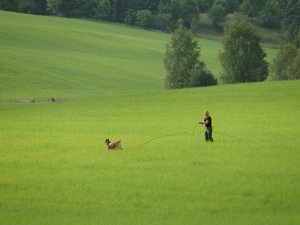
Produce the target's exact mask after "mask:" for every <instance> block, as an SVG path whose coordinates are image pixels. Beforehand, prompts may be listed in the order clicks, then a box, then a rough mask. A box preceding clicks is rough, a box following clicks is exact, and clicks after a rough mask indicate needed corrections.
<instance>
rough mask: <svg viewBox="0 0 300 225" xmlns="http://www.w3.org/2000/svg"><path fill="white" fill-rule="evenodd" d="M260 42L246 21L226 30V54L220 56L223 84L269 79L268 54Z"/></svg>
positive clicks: (232, 25) (236, 23) (234, 24)
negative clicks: (266, 58)
mask: <svg viewBox="0 0 300 225" xmlns="http://www.w3.org/2000/svg"><path fill="white" fill-rule="evenodd" d="M259 41H260V37H259V36H258V35H257V34H256V32H255V31H254V29H253V28H252V27H251V25H250V24H249V23H247V22H245V21H239V22H235V23H233V24H231V25H228V26H227V27H226V28H225V37H224V52H222V53H221V55H220V59H221V62H222V65H223V68H224V71H223V74H222V77H221V80H222V82H223V83H238V82H255V81H263V80H265V79H266V78H267V75H268V64H267V62H266V60H265V57H266V53H265V52H264V50H263V49H262V47H261V46H260V43H259Z"/></svg>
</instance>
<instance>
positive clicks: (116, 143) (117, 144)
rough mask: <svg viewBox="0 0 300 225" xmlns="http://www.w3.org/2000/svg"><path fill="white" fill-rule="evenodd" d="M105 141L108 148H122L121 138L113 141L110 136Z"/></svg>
mask: <svg viewBox="0 0 300 225" xmlns="http://www.w3.org/2000/svg"><path fill="white" fill-rule="evenodd" d="M104 143H105V144H106V145H107V150H118V149H121V150H122V145H121V139H120V140H118V141H113V142H111V141H110V140H109V138H107V139H105V142H104Z"/></svg>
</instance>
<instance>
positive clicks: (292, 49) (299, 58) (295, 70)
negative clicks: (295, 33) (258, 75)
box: [270, 42, 300, 80]
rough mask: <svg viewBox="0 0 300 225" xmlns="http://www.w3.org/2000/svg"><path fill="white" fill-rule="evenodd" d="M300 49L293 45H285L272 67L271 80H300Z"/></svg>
mask: <svg viewBox="0 0 300 225" xmlns="http://www.w3.org/2000/svg"><path fill="white" fill-rule="evenodd" d="M299 74H300V48H298V49H297V46H296V45H295V44H293V43H290V42H288V43H286V44H284V45H283V46H282V47H281V48H280V50H279V52H278V54H277V56H276V58H275V59H274V61H273V64H272V66H271V74H270V79H271V80H293V79H300V76H299Z"/></svg>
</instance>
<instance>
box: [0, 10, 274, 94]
mask: <svg viewBox="0 0 300 225" xmlns="http://www.w3.org/2000/svg"><path fill="white" fill-rule="evenodd" d="M0 30H1V37H0V38H1V39H0V40H1V42H0V57H1V60H0V70H1V74H0V79H1V82H0V88H1V92H0V99H1V98H2V99H3V98H19V97H23V98H24V97H28V98H29V97H49V96H54V97H68V98H72V97H77V98H78V97H83V96H90V97H91V96H95V95H98V96H99V95H103V94H117V93H133V92H138V93H140V92H149V91H157V90H162V89H164V79H165V70H164V66H163V57H164V53H165V46H166V43H168V42H169V41H170V37H171V36H170V34H164V33H159V32H150V31H146V30H142V29H137V28H131V27H128V26H124V25H117V24H110V23H103V22H101V23H100V22H92V21H87V20H78V19H65V18H57V17H45V16H33V15H24V14H17V13H9V12H3V11H0ZM199 45H200V47H201V58H202V60H204V61H205V62H206V64H207V66H208V68H209V69H210V70H212V71H213V72H214V73H215V75H216V76H218V75H219V73H220V71H221V66H220V62H219V59H218V55H219V53H220V51H221V50H222V46H221V43H220V42H218V41H214V40H207V39H199ZM267 52H268V56H269V59H270V60H271V59H272V58H273V57H274V54H275V52H276V50H274V49H267ZM128 87H130V88H128Z"/></svg>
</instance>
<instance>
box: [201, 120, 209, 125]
mask: <svg viewBox="0 0 300 225" xmlns="http://www.w3.org/2000/svg"><path fill="white" fill-rule="evenodd" d="M209 123H210V121H209V120H204V122H202V121H200V122H199V124H205V125H206V124H209Z"/></svg>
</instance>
